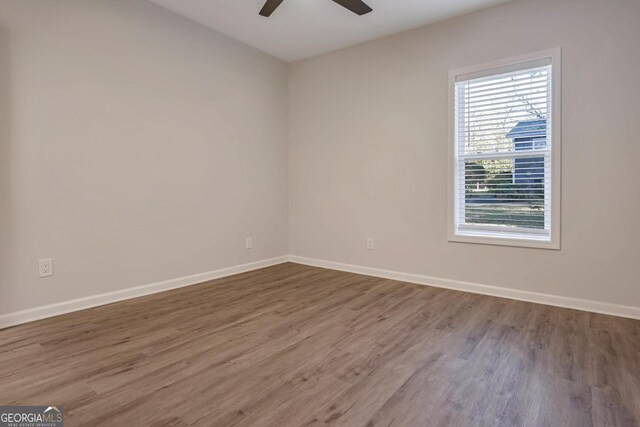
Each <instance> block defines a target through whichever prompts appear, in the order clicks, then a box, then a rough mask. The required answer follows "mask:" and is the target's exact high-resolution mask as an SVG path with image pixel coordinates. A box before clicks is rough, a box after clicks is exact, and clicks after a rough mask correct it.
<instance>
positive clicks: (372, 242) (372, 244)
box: [367, 237, 376, 251]
mask: <svg viewBox="0 0 640 427" xmlns="http://www.w3.org/2000/svg"><path fill="white" fill-rule="evenodd" d="M375 248H376V242H375V240H373V237H369V238H368V239H367V249H369V250H370V251H372V250H374V249H375Z"/></svg>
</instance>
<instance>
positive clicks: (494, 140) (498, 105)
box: [457, 67, 550, 229]
mask: <svg viewBox="0 0 640 427" xmlns="http://www.w3.org/2000/svg"><path fill="white" fill-rule="evenodd" d="M549 80H550V69H549V67H542V68H539V69H534V70H528V71H521V72H518V73H511V74H506V75H499V76H492V77H490V78H482V79H477V80H469V81H465V82H463V83H462V84H458V86H457V91H458V92H457V101H458V126H459V127H458V133H459V137H458V138H459V139H458V141H459V144H460V145H459V153H460V154H459V162H460V163H459V165H460V166H459V168H460V169H462V166H463V165H464V182H463V184H464V195H462V194H460V193H461V192H460V193H458V197H461V198H462V197H463V198H464V200H460V202H463V206H464V223H466V224H483V225H506V226H512V227H524V228H529V229H544V228H545V192H546V190H547V189H548V186H549V178H550V177H549V176H548V175H549V174H548V172H547V171H549V170H550V168H549V167H550V163H549V162H550V158H549V156H548V155H547V154H548V153H549V145H548V144H547V126H548V114H549V95H548V93H549ZM461 184H462V183H461Z"/></svg>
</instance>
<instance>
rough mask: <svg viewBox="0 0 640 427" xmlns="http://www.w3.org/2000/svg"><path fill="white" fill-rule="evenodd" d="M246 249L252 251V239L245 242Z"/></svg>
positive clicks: (248, 238) (249, 238)
mask: <svg viewBox="0 0 640 427" xmlns="http://www.w3.org/2000/svg"><path fill="white" fill-rule="evenodd" d="M245 247H246V248H247V249H252V248H253V239H252V238H251V237H247V238H246V240H245Z"/></svg>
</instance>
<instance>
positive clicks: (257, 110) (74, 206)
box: [0, 0, 288, 314]
mask: <svg viewBox="0 0 640 427" xmlns="http://www.w3.org/2000/svg"><path fill="white" fill-rule="evenodd" d="M287 111H288V110H287V65H286V64H284V63H282V62H279V61H277V60H275V59H273V58H271V57H269V56H267V55H265V54H263V53H261V52H258V51H257V50H254V49H252V48H249V47H247V46H245V45H242V44H240V43H238V42H235V41H233V40H231V39H229V38H227V37H224V36H222V35H219V34H217V33H214V32H212V31H210V30H207V29H205V28H204V27H200V26H198V25H197V24H194V23H192V22H190V21H187V20H186V19H183V18H180V17H178V16H177V15H174V14H172V13H170V12H167V11H165V10H163V9H161V8H159V7H157V6H155V5H153V4H151V3H149V2H147V1H144V0H103V1H87V0H0V233H1V234H0V263H1V264H0V314H3V313H9V312H14V311H17V310H22V309H27V308H32V307H38V306H41V305H45V304H51V303H56V302H60V301H66V300H71V299H74V298H80V297H85V296H90V295H95V294H100V293H105V292H110V291H116V290H120V289H125V288H129V287H132V286H139V285H145V284H149V283H153V282H157V281H161V280H167V279H173V278H177V277H180V276H185V275H191V274H196V273H202V272H206V271H211V270H215V269H219V268H222V267H227V266H233V265H238V264H243V263H247V262H251V261H255V260H261V259H266V258H270V257H276V256H280V255H285V254H287V253H288V237H287V232H288V228H287V224H288V218H287V215H288V207H287V206H288V205H287V203H288V202H287V197H288V194H287V162H288V158H287V131H288V128H287ZM246 236H252V237H253V240H254V249H253V250H251V251H247V250H245V247H244V239H245V237H246ZM45 257H47V258H48V257H52V258H54V270H55V276H54V277H51V278H47V279H38V277H37V272H38V271H37V260H38V259H39V258H45Z"/></svg>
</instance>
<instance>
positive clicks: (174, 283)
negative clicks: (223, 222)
mask: <svg viewBox="0 0 640 427" xmlns="http://www.w3.org/2000/svg"><path fill="white" fill-rule="evenodd" d="M287 261H291V262H294V263H297V264H304V265H310V266H314V267H321V268H328V269H331V270H339V271H347V272H350V273H357V274H363V275H366V276H375V277H381V278H385V279H392V280H398V281H401V282H408V283H415V284H419V285H426V286H434V287H438V288H446V289H454V290H458V291H464V292H471V293H476V294H482V295H491V296H496V297H502V298H509V299H513V300H519V301H527V302H533V303H538V304H546V305H552V306H556V307H564V308H572V309H575V310H582V311H590V312H594V313H601V314H608V315H611V316H619V317H628V318H631V319H640V307H632V306H625V305H618V304H611V303H605V302H598V301H590V300H585V299H580V298H569V297H563V296H557V295H550V294H543V293H538V292H528V291H520V290H515V289H508V288H501V287H497V286H489V285H481V284H478V283H471V282H462V281H458V280H450V279H442V278H437V277H430V276H424V275H421V274H412V273H402V272H398V271H391V270H383V269H379V268H372V267H364V266H359V265H352V264H344V263H341V262H335V261H325V260H320V259H313V258H305V257H300V256H294V255H290V256H287V255H285V256H280V257H276V258H270V259H265V260H261V261H256V262H251V263H248V264H242V265H236V266H233V267H227V268H222V269H219V270H214V271H209V272H206V273H200V274H194V275H191V276H185V277H179V278H176V279H171V280H165V281H162V282H157V283H151V284H148V285H143V286H137V287H135V288H128V289H122V290H119V291H114V292H109V293H105V294H99V295H93V296H89V297H84V298H78V299H75V300H71V301H64V302H60V303H56V304H51V305H45V306H42V307H36V308H32V309H28V310H22V311H16V312H13V313H8V314H4V315H0V329H3V328H7V327H9V326H15V325H19V324H22V323H27V322H32V321H34V320H40V319H45V318H47V317H53V316H59V315H61V314H66V313H71V312H74V311H78V310H84V309H87V308H92V307H97V306H100V305H105V304H111V303H114V302H118V301H123V300H127V299H131V298H137V297H141V296H145V295H151V294H155V293H158V292H164V291H168V290H171V289H177V288H182V287H185V286H191V285H196V284H198V283H203V282H207V281H209V280H214V279H219V278H222V277H227V276H232V275H234V274H239V273H244V272H247V271H252V270H258V269H260V268H265V267H270V266H272V265H276V264H282V263H284V262H287Z"/></svg>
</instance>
